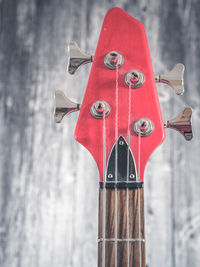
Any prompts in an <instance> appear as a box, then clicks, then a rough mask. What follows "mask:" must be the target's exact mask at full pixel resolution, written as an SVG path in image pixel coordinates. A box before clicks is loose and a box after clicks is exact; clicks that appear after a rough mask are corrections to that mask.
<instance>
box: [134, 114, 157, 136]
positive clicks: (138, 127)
mask: <svg viewBox="0 0 200 267" xmlns="http://www.w3.org/2000/svg"><path fill="white" fill-rule="evenodd" d="M153 130H154V124H153V122H152V121H151V120H150V119H147V118H141V119H139V120H137V121H136V122H135V124H134V131H135V133H136V134H137V135H139V133H140V135H141V136H148V135H150V134H151V133H152V132H153Z"/></svg>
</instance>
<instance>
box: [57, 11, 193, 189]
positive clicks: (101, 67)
mask: <svg viewBox="0 0 200 267" xmlns="http://www.w3.org/2000/svg"><path fill="white" fill-rule="evenodd" d="M69 54H70V58H69V66H68V71H69V73H70V74H74V73H75V72H76V70H77V69H78V68H79V67H80V66H81V65H83V64H86V63H90V62H92V68H91V72H90V76H89V80H88V84H87V88H86V92H85V96H84V99H83V102H82V104H81V105H79V104H76V103H73V102H71V101H70V100H69V99H68V98H67V97H65V96H64V94H63V93H62V92H61V91H57V92H56V95H55V97H56V109H55V121H56V122H61V120H62V118H63V117H64V116H65V115H67V114H69V113H71V112H73V111H77V110H80V114H79V117H78V122H77V125H76V130H75V139H76V140H77V141H78V142H79V143H81V144H82V145H83V146H84V147H86V148H87V149H88V150H89V151H90V153H91V154H92V156H93V157H94V159H95V161H96V163H97V166H98V169H99V174H100V181H101V182H102V181H106V182H107V183H110V186H112V185H113V184H114V182H116V181H117V183H119V184H120V183H121V184H124V183H126V184H127V185H128V184H130V186H131V184H132V183H135V182H142V181H143V177H144V169H145V165H146V163H147V161H148V159H149V157H150V155H151V154H152V152H153V151H154V149H156V147H157V146H158V145H159V144H161V143H162V142H163V140H164V138H165V128H171V129H175V130H177V131H179V132H180V133H181V134H182V135H183V136H184V137H185V139H186V140H191V139H192V129H191V115H192V110H191V108H189V107H187V108H185V109H184V111H183V113H182V114H181V115H180V116H178V117H177V118H175V119H174V120H171V121H167V122H165V123H164V122H163V119H162V114H161V110H160V104H159V99H158V94H157V89H156V82H162V83H166V84H167V85H169V86H170V87H172V88H173V89H174V91H175V93H176V94H177V95H181V94H183V92H184V87H183V73H184V68H185V67H184V65H183V64H180V63H179V64H177V65H176V66H175V67H174V68H173V69H172V70H171V71H170V72H169V73H167V74H162V75H156V76H155V75H154V73H153V68H152V63H151V57H150V53H149V48H148V43H147V38H146V33H145V29H144V26H143V25H142V24H141V23H140V22H139V21H137V20H136V19H134V18H133V17H131V16H130V15H129V14H127V13H126V12H125V11H123V10H122V9H120V8H113V9H111V10H110V11H109V12H108V13H107V14H106V16H105V19H104V22H103V25H102V29H101V33H100V37H99V41H98V45H97V48H96V52H95V54H94V56H91V55H88V54H86V53H84V52H83V51H82V50H81V49H80V48H79V47H78V45H77V44H76V43H75V42H71V43H70V44H69Z"/></svg>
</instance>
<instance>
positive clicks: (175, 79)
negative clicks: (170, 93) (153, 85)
mask: <svg viewBox="0 0 200 267" xmlns="http://www.w3.org/2000/svg"><path fill="white" fill-rule="evenodd" d="M184 70H185V66H184V65H183V64H181V63H178V64H176V65H175V67H174V68H173V69H172V70H171V71H170V72H168V73H166V74H161V75H156V76H155V80H156V82H161V83H166V84H168V85H169V86H170V87H172V88H173V89H174V91H175V93H176V94H177V95H182V94H183V93H184V86H183V84H184V83H183V74H184Z"/></svg>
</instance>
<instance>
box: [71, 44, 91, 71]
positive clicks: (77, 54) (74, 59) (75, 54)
mask: <svg viewBox="0 0 200 267" xmlns="http://www.w3.org/2000/svg"><path fill="white" fill-rule="evenodd" d="M68 50H69V64H68V72H69V74H74V73H75V72H76V70H77V69H78V68H79V67H80V66H81V65H84V64H87V63H91V62H92V61H93V56H91V55H88V54H86V53H85V52H83V51H82V50H81V49H80V48H79V46H78V45H77V43H76V42H70V43H69V45H68Z"/></svg>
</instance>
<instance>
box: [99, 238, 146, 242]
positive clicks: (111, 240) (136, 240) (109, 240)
mask: <svg viewBox="0 0 200 267" xmlns="http://www.w3.org/2000/svg"><path fill="white" fill-rule="evenodd" d="M116 240H117V242H127V241H129V242H145V239H144V238H141V239H139V238H117V239H115V238H105V239H104V240H103V238H99V239H98V242H103V241H105V242H115V241H116Z"/></svg>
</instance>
